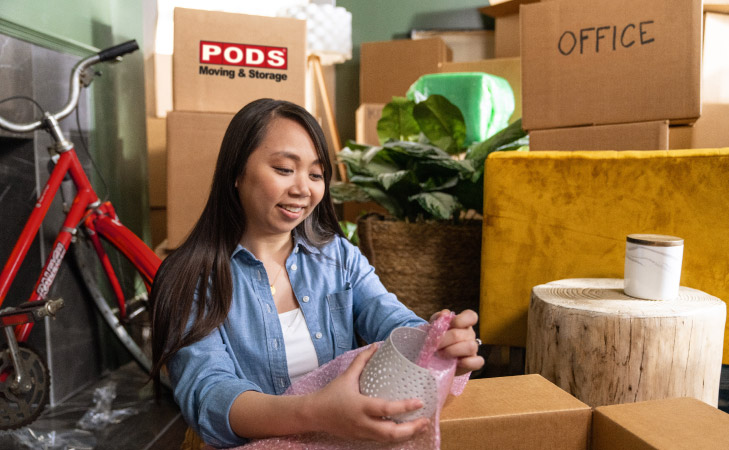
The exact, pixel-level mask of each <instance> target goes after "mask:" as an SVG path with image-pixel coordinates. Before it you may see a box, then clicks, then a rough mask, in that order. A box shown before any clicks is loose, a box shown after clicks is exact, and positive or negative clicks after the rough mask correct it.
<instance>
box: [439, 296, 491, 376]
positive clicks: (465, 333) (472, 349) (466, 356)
mask: <svg viewBox="0 0 729 450" xmlns="http://www.w3.org/2000/svg"><path fill="white" fill-rule="evenodd" d="M441 314H450V311H448V310H447V309H444V310H443V311H440V312H438V313H435V314H434V315H433V317H431V319H430V320H431V322H432V321H433V320H435V319H436V318H438V317H439V315H441ZM476 322H478V314H476V313H475V312H474V311H472V310H470V309H467V310H465V311H463V312H462V313H460V314H458V315H456V316H455V317H454V318H453V320H452V321H451V327H450V329H449V330H448V331H446V333H445V334H444V335H443V338H442V339H441V340H440V343H439V344H438V351H439V352H440V354H441V355H442V356H444V357H450V358H457V359H458V364H457V365H456V376H458V375H463V374H465V373H468V372H473V371H474V370H478V369H480V368H481V367H483V363H484V360H483V358H482V357H480V356H478V342H476V332H475V331H473V326H474V325H476Z"/></svg>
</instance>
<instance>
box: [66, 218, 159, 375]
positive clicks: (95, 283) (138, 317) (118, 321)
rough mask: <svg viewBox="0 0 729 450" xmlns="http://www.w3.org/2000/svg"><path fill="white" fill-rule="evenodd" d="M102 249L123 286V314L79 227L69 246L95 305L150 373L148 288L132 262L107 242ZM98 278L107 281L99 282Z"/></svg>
mask: <svg viewBox="0 0 729 450" xmlns="http://www.w3.org/2000/svg"><path fill="white" fill-rule="evenodd" d="M104 250H105V251H106V253H107V255H108V256H109V260H110V262H111V264H112V266H113V267H114V272H115V273H116V275H117V278H118V279H119V282H120V284H121V287H122V291H123V294H124V301H125V307H126V316H125V317H122V314H121V311H120V308H119V306H118V302H117V301H116V299H115V296H114V294H113V290H112V289H111V286H110V283H109V282H108V278H107V277H106V276H105V274H104V271H103V270H102V269H101V266H100V264H99V262H98V257H97V256H96V252H95V250H94V247H93V244H92V243H91V241H90V239H89V238H88V237H87V236H86V235H85V234H84V232H83V231H81V230H80V232H79V233H78V235H77V236H76V241H75V243H74V245H73V246H72V252H73V257H74V260H75V262H76V265H77V266H78V269H79V272H80V273H81V277H82V278H83V281H84V284H85V285H86V288H87V289H88V292H89V294H90V295H91V298H92V299H93V301H94V305H96V308H97V309H98V310H99V312H100V313H101V316H102V317H103V318H104V321H105V322H106V323H107V325H109V327H110V328H111V330H112V331H113V332H114V334H115V335H116V337H117V338H118V339H119V341H121V343H122V344H123V345H124V347H125V348H126V349H127V350H128V351H129V353H130V355H131V356H132V358H134V360H135V361H137V363H139V365H140V366H141V367H142V368H143V369H144V370H145V371H146V372H147V373H149V372H150V370H151V368H152V358H151V356H152V342H151V337H152V327H151V314H150V307H149V301H148V292H147V289H146V287H145V285H144V282H143V281H142V277H141V275H140V274H139V273H138V272H137V270H136V268H135V267H134V265H133V264H131V263H130V262H129V261H128V260H127V259H126V258H125V257H124V256H123V255H122V254H121V253H120V252H118V251H117V250H116V249H115V248H113V247H112V246H111V245H108V244H105V245H104ZM93 261H95V262H93ZM101 279H103V280H106V281H104V282H103V284H102V283H100V280H101ZM163 383H164V384H167V383H166V382H164V381H163Z"/></svg>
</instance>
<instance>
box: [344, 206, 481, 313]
mask: <svg viewBox="0 0 729 450" xmlns="http://www.w3.org/2000/svg"><path fill="white" fill-rule="evenodd" d="M481 227H482V222H481V221H480V220H472V221H468V222H463V223H461V224H451V223H439V222H423V223H408V222H403V221H398V220H395V219H387V218H383V217H382V216H379V215H367V216H364V217H362V218H361V219H359V220H358V222H357V232H358V234H359V239H360V249H361V251H362V253H363V254H364V255H365V256H366V257H367V259H368V260H369V261H370V264H372V265H373V266H374V267H375V272H376V273H377V275H378V276H379V277H380V280H381V281H382V283H383V284H384V285H385V287H386V288H387V289H388V290H389V291H390V292H392V293H394V294H395V295H397V298H398V299H399V300H400V301H401V302H402V303H403V304H405V306H407V307H408V308H410V309H412V310H413V311H414V312H415V313H416V314H417V315H418V316H420V317H422V318H424V319H426V320H427V319H430V316H431V315H432V314H434V313H436V312H438V311H440V310H441V309H444V308H447V309H450V310H451V311H455V312H461V311H463V310H464V309H472V310H474V311H476V312H478V307H479V295H480V291H479V283H480V276H481V273H480V272H481V271H480V267H481Z"/></svg>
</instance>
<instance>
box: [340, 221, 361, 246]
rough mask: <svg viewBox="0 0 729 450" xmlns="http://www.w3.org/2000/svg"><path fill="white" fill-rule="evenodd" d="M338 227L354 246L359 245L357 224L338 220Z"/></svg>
mask: <svg viewBox="0 0 729 450" xmlns="http://www.w3.org/2000/svg"><path fill="white" fill-rule="evenodd" d="M339 227H340V228H341V229H342V232H343V233H344V236H345V237H346V238H347V239H348V240H349V241H350V242H351V243H352V244H354V245H359V236H358V235H357V224H356V223H352V222H349V221H347V220H340V221H339Z"/></svg>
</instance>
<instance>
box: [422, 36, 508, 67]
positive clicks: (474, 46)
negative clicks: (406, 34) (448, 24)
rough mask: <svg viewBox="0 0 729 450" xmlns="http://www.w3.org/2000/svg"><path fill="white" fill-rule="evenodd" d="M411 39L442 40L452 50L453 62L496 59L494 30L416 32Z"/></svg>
mask: <svg viewBox="0 0 729 450" xmlns="http://www.w3.org/2000/svg"><path fill="white" fill-rule="evenodd" d="M410 38H411V39H414V40H417V39H432V38H440V39H442V40H443V42H445V44H446V46H448V48H449V49H451V52H453V56H452V59H451V61H453V62H468V61H479V60H481V59H488V58H494V31H493V30H463V31H437V30H414V31H412V32H411V33H410Z"/></svg>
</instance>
